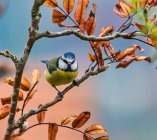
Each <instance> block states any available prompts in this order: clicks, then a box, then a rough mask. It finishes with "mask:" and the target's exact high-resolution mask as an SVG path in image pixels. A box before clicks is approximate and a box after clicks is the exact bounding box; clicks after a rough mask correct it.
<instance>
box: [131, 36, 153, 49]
mask: <svg viewBox="0 0 157 140" xmlns="http://www.w3.org/2000/svg"><path fill="white" fill-rule="evenodd" d="M128 39H133V40H137V41H139V42H142V43H145V44H147V45H149V46H152V47H153V48H154V45H152V44H149V43H148V42H146V41H144V40H141V39H139V38H135V37H130V38H128Z"/></svg>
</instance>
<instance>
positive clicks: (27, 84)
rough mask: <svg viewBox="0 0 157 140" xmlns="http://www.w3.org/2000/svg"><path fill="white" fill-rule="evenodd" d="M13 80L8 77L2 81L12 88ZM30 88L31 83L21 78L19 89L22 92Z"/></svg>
mask: <svg viewBox="0 0 157 140" xmlns="http://www.w3.org/2000/svg"><path fill="white" fill-rule="evenodd" d="M14 80H15V79H14V78H12V77H8V78H5V79H4V82H5V83H7V84H9V85H11V86H14ZM30 87H31V83H30V82H29V81H28V80H27V78H26V77H24V76H22V79H21V85H20V88H21V89H22V90H24V91H29V89H30Z"/></svg>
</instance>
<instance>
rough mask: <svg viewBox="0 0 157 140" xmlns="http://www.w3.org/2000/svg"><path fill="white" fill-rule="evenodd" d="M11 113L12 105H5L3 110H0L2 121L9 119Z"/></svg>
mask: <svg viewBox="0 0 157 140" xmlns="http://www.w3.org/2000/svg"><path fill="white" fill-rule="evenodd" d="M9 111H10V105H9V104H5V105H3V106H2V108H1V109H0V120H2V119H4V118H5V117H7V116H8V114H9Z"/></svg>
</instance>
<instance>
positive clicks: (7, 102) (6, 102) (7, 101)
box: [0, 96, 11, 105]
mask: <svg viewBox="0 0 157 140" xmlns="http://www.w3.org/2000/svg"><path fill="white" fill-rule="evenodd" d="M0 100H1V104H2V105H5V104H10V103H11V96H7V97H4V98H1V99H0Z"/></svg>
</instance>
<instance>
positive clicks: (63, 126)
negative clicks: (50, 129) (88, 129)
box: [15, 122, 94, 140]
mask: <svg viewBox="0 0 157 140" xmlns="http://www.w3.org/2000/svg"><path fill="white" fill-rule="evenodd" d="M51 124H52V125H53V124H55V125H57V126H58V127H62V128H67V129H71V130H74V131H77V132H79V133H82V134H83V135H86V136H88V137H90V138H91V139H93V140H94V137H92V136H91V135H89V134H87V133H85V132H83V131H81V130H79V129H75V128H72V127H70V126H65V125H60V124H56V123H50V122H48V123H37V124H34V125H32V126H30V127H28V128H27V129H26V130H24V131H23V132H22V133H19V134H15V136H21V135H22V134H24V133H26V132H27V131H28V130H30V129H31V128H34V127H36V126H40V125H51Z"/></svg>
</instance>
